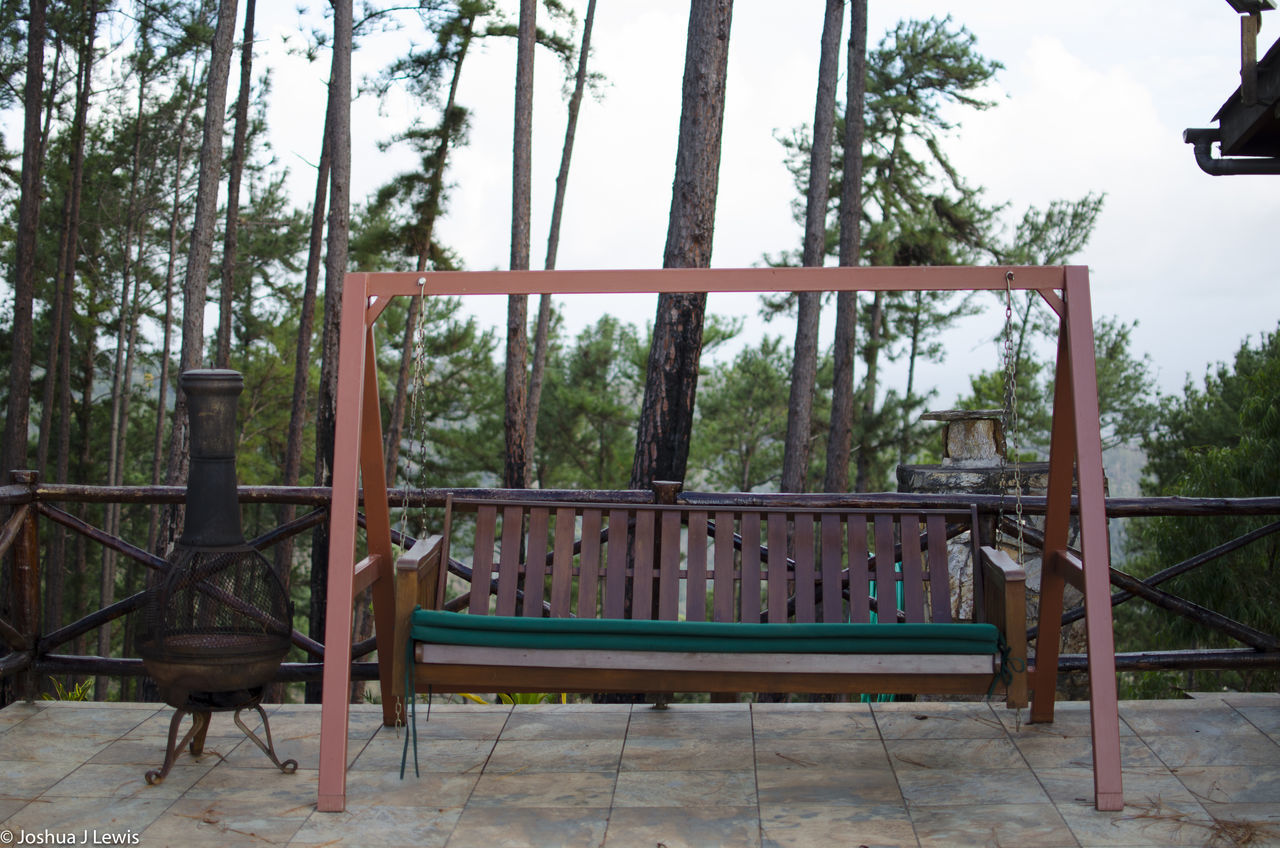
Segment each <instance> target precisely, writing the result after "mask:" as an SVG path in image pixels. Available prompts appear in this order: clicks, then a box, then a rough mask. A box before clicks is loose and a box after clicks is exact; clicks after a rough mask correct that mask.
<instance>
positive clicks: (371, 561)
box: [316, 265, 1124, 812]
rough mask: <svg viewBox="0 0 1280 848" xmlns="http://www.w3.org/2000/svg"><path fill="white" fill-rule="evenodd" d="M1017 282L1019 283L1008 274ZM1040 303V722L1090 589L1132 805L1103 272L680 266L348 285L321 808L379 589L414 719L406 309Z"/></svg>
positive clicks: (383, 276)
mask: <svg viewBox="0 0 1280 848" xmlns="http://www.w3.org/2000/svg"><path fill="white" fill-rule="evenodd" d="M1009 272H1013V279H1012V280H1008V279H1007V274H1008V273H1009ZM1006 289H1012V290H1021V291H1035V292H1037V293H1039V294H1040V296H1041V297H1042V298H1043V299H1044V300H1045V302H1046V303H1047V304H1048V305H1049V307H1050V308H1051V309H1053V311H1054V312H1055V313H1056V314H1057V315H1058V317H1059V334H1058V350H1057V372H1056V374H1057V378H1056V380H1055V389H1054V402H1053V425H1052V435H1051V441H1050V455H1049V486H1048V511H1047V515H1046V519H1045V530H1044V536H1045V546H1044V560H1043V561H1044V567H1043V575H1042V582H1041V602H1040V615H1041V622H1040V631H1039V637H1038V639H1037V651H1036V661H1035V662H1034V663H1033V664H1032V667H1031V668H1030V669H1029V672H1028V679H1029V684H1030V688H1031V690H1032V704H1031V721H1032V722H1051V721H1052V720H1053V711H1054V693H1055V690H1056V682H1057V666H1058V652H1059V636H1060V632H1061V624H1060V618H1061V614H1062V611H1063V590H1064V586H1065V584H1066V583H1071V584H1072V585H1073V586H1075V587H1077V588H1078V589H1080V590H1081V591H1082V592H1083V593H1084V604H1085V632H1086V637H1087V641H1088V649H1087V650H1088V670H1089V685H1090V720H1091V722H1090V723H1091V731H1092V733H1091V735H1092V741H1093V765H1094V801H1095V806H1096V807H1097V809H1099V810H1119V809H1122V808H1123V806H1124V801H1123V794H1122V790H1121V772H1120V731H1119V709H1118V703H1117V686H1116V672H1115V642H1114V635H1113V632H1112V619H1111V602H1110V596H1109V592H1110V583H1109V570H1110V561H1109V548H1108V542H1107V526H1106V509H1105V501H1104V480H1103V470H1102V437H1101V427H1100V423H1099V415H1098V393H1097V373H1096V364H1095V361H1094V340H1093V316H1092V307H1091V303H1090V293H1089V273H1088V269H1087V268H1086V267H1084V266H1075V265H1071V266H1043V267H1042V266H1014V267H1008V266H999V267H997V266H986V267H970V266H965V267H852V268H749V269H707V268H676V269H663V270H613V271H449V272H430V273H400V272H378V273H353V274H347V275H346V278H345V281H344V288H343V295H342V307H341V318H340V345H339V354H338V392H337V418H336V424H335V439H334V444H335V446H336V450H335V456H334V468H333V496H332V501H331V506H330V523H329V561H328V563H329V573H328V581H327V593H326V621H325V640H324V643H325V656H324V677H323V704H322V707H321V735H320V773H319V789H318V798H317V805H316V806H317V809H318V810H321V811H335V812H336V811H341V810H343V809H344V808H345V806H346V764H347V724H348V719H349V713H350V710H349V703H350V691H351V659H352V635H353V634H352V624H353V618H354V616H353V604H354V600H355V596H356V594H357V593H359V592H360V591H362V590H363V589H365V588H368V587H372V589H373V608H374V628H375V635H376V637H377V646H378V656H379V659H380V661H379V679H380V682H381V688H382V692H383V693H384V699H383V720H384V723H386V724H387V725H393V724H395V723H396V721H397V719H398V718H399V717H400V716H402V715H403V713H402V712H401V711H400V710H401V708H402V705H401V704H399V703H398V699H395V698H393V697H390V696H389V695H386V694H385V693H390V692H392V691H393V687H392V680H391V677H392V661H391V658H392V657H393V656H394V655H395V651H396V650H399V649H400V646H396V645H394V644H393V642H394V636H393V634H394V613H395V598H394V594H393V582H394V574H393V571H394V559H393V552H392V544H391V513H390V507H389V504H388V498H387V488H388V487H387V479H386V470H385V459H384V452H383V433H382V421H381V413H380V410H379V402H378V380H377V370H376V369H377V366H376V358H375V353H376V350H377V348H376V344H375V338H374V327H375V324H376V322H377V320H378V317H379V316H380V315H381V314H382V312H383V310H384V309H385V308H386V306H387V305H388V304H389V303H390V302H391V299H392V298H394V297H403V296H418V295H426V296H458V295H513V294H514V295H520V294H524V295H529V294H596V295H610V294H632V293H641V294H643V293H659V294H661V293H684V292H695V293H716V292H762V293H763V292H783V291H818V292H827V291H883V292H901V291H1005V290H1006ZM1073 482H1074V483H1075V484H1076V486H1077V488H1078V493H1079V501H1078V504H1079V505H1078V512H1079V524H1080V538H1079V545H1080V551H1081V556H1080V558H1079V559H1077V558H1076V557H1075V556H1074V555H1073V554H1071V553H1070V552H1069V550H1068V547H1067V541H1068V532H1069V527H1070V521H1071V514H1072V497H1071V493H1072V487H1073ZM361 484H363V496H364V506H365V514H366V519H367V529H366V549H367V555H366V556H365V557H364V558H363V559H361V560H360V561H359V562H356V561H355V552H356V531H357V526H356V525H357V521H356V513H357V509H358V507H359V501H360V496H361Z"/></svg>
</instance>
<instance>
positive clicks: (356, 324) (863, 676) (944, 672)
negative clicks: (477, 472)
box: [317, 267, 1123, 810]
mask: <svg viewBox="0 0 1280 848" xmlns="http://www.w3.org/2000/svg"><path fill="white" fill-rule="evenodd" d="M918 289H934V290H964V289H972V290H1004V291H1006V293H1009V292H1011V291H1012V290H1015V289H1017V290H1032V291H1036V292H1038V293H1039V294H1040V295H1041V296H1042V297H1043V298H1044V299H1045V300H1046V302H1048V304H1049V305H1050V306H1051V307H1052V308H1053V309H1054V310H1055V311H1056V312H1057V314H1058V315H1059V316H1060V318H1061V333H1060V337H1059V347H1058V375H1059V379H1058V380H1057V381H1056V388H1055V403H1054V425H1053V436H1052V446H1051V456H1050V481H1049V498H1048V514H1047V519H1046V526H1045V539H1046V542H1045V550H1046V555H1045V560H1044V562H1045V566H1044V579H1043V582H1042V604H1041V609H1042V610H1046V611H1048V615H1047V616H1046V617H1045V619H1044V621H1043V622H1042V623H1041V631H1040V632H1041V636H1040V640H1039V651H1038V657H1037V659H1038V660H1039V663H1038V664H1036V665H1035V666H1034V668H1033V669H1032V670H1031V671H1030V672H1029V673H1027V674H1025V675H1024V674H1022V673H1020V672H1017V671H1015V670H1016V669H1017V668H1018V667H1019V661H1020V660H1022V659H1023V658H1024V657H1025V634H1026V612H1025V600H1024V598H1023V595H1022V573H1021V569H1020V567H1019V566H1018V564H1017V563H1015V562H1013V561H1012V559H1011V558H1010V557H1008V555H1006V554H1004V553H1003V552H1001V551H999V550H996V549H994V548H982V547H980V545H979V540H978V539H977V538H976V537H977V534H976V533H971V534H970V535H971V544H972V548H973V550H972V553H973V561H974V563H975V569H974V572H975V608H976V611H977V612H979V613H984V612H985V616H984V618H985V619H986V620H985V621H981V622H974V623H963V622H961V623H956V622H952V621H951V618H950V611H949V604H948V598H949V592H948V574H947V568H946V561H947V556H946V546H947V539H948V538H949V537H950V536H954V534H955V532H956V531H955V529H954V528H955V527H957V526H962V525H964V524H967V526H968V527H970V528H973V527H976V526H977V520H976V519H977V508H976V507H974V506H971V507H970V508H969V509H968V510H960V511H959V514H957V510H956V509H954V507H953V508H951V509H950V510H947V509H937V510H935V509H931V508H928V505H927V504H926V505H923V506H922V505H921V504H920V503H919V502H912V503H910V504H905V505H904V504H903V503H902V502H901V499H895V498H894V496H893V495H891V494H886V495H882V496H862V497H861V498H855V497H854V496H849V497H844V498H842V497H841V496H824V497H817V496H807V497H808V498H809V500H808V501H803V497H806V496H801V500H800V501H798V500H797V496H775V495H736V496H725V495H713V494H702V493H684V494H683V495H681V496H679V497H678V498H677V491H678V486H675V485H672V486H668V487H666V489H665V490H660V492H659V494H658V496H657V497H653V496H648V494H647V493H625V496H624V493H591V492H576V493H555V494H553V495H551V496H550V498H548V495H547V494H546V493H539V492H536V491H535V492H526V491H521V492H514V491H512V492H497V493H484V494H482V495H477V494H474V493H464V492H458V493H454V494H450V495H449V496H448V497H447V499H446V505H445V515H444V520H443V527H442V528H441V530H442V533H441V536H440V537H437V538H434V539H423V540H422V541H420V542H419V543H418V545H416V546H415V547H414V549H413V550H411V551H410V552H408V553H407V554H406V555H405V556H403V557H401V558H400V560H399V561H398V563H395V564H394V565H393V559H392V552H391V536H392V534H391V525H390V509H389V506H388V503H387V497H386V491H387V483H386V479H385V471H384V466H383V455H382V438H381V435H382V434H381V429H382V428H381V422H380V419H379V411H378V409H379V407H378V397H377V381H376V371H375V365H374V352H375V347H374V341H373V326H374V324H375V322H376V320H377V318H378V316H379V315H380V314H381V312H382V310H383V309H384V308H385V307H386V305H387V303H388V302H389V300H390V298H391V297H394V296H403V295H409V296H412V295H419V296H432V295H460V294H534V293H547V292H550V293H557V294H569V293H590V294H611V293H623V292H690V291H696V292H723V291H751V292H756V291H779V290H782V291H802V290H808V291H833V290H834V291H838V290H861V291H867V290H880V291H907V290H918ZM1059 292H1060V293H1059ZM342 339H343V344H342V347H341V352H340V359H339V390H338V410H339V417H338V421H337V444H338V446H339V451H338V453H337V455H336V463H335V473H334V491H333V504H332V513H331V530H330V533H331V535H330V563H329V592H328V610H327V614H328V619H327V625H326V628H327V629H326V640H325V641H326V646H327V650H326V657H325V675H324V691H325V698H324V705H323V708H322V735H321V763H320V787H319V799H318V805H317V806H318V809H320V810H341V809H342V808H343V807H344V806H345V768H344V766H345V763H346V751H345V748H346V723H347V717H348V709H347V702H346V700H347V699H346V693H347V692H348V691H349V678H350V653H351V651H350V649H351V611H352V610H351V607H352V602H353V597H354V593H355V592H356V591H358V590H359V589H362V588H364V587H366V586H372V587H373V595H374V618H375V628H376V635H377V638H378V657H379V662H380V666H379V675H380V681H381V684H382V691H383V693H384V708H383V709H384V721H385V722H386V723H387V724H392V723H396V722H398V721H402V720H403V718H404V716H405V713H404V712H403V709H404V706H405V699H406V698H409V697H411V696H412V691H411V690H414V689H418V690H421V691H426V690H427V689H428V688H429V689H431V690H432V691H435V692H447V691H587V692H606V691H626V692H635V691H650V692H676V691H694V692H707V691H713V692H715V691H719V692H741V691H787V692H865V691H884V692H940V693H952V692H960V693H964V692H968V693H976V694H982V693H989V692H990V691H992V689H993V688H999V689H1001V690H1003V691H1004V693H1005V696H1006V699H1007V701H1008V702H1009V704H1010V705H1011V706H1021V705H1022V704H1024V703H1025V702H1026V697H1027V694H1028V689H1030V691H1031V694H1032V696H1033V697H1032V710H1031V718H1032V721H1051V720H1052V718H1053V698H1054V691H1055V686H1056V670H1057V648H1056V646H1057V636H1058V621H1057V619H1058V616H1059V615H1060V613H1061V609H1062V585H1063V582H1064V580H1065V581H1070V582H1073V583H1074V584H1077V585H1080V586H1081V588H1082V589H1083V590H1084V593H1085V597H1086V607H1087V614H1086V619H1087V624H1086V628H1087V633H1088V638H1089V668H1090V680H1091V701H1092V705H1091V718H1092V723H1093V741H1094V766H1095V768H1094V774H1095V803H1096V805H1097V807H1098V808H1099V809H1119V808H1121V807H1122V806H1123V800H1122V795H1121V786H1120V768H1119V724H1118V717H1117V709H1116V685H1115V670H1114V648H1113V641H1112V635H1111V621H1110V604H1109V598H1108V594H1107V593H1108V580H1107V578H1108V571H1107V569H1108V562H1107V547H1106V539H1105V536H1104V535H1103V534H1104V533H1105V531H1106V528H1105V514H1104V504H1103V500H1102V467H1101V440H1100V434H1099V430H1098V417H1097V398H1096V383H1095V375H1094V362H1093V358H1092V357H1093V339H1092V319H1091V316H1090V306H1089V291H1088V279H1087V271H1086V269H1084V268H1080V267H1066V268H1036V267H1027V268H1014V269H1004V268H819V269H790V268H788V269H782V268H776V269H775V268H769V269H749V270H719V269H714V270H709V269H668V270H662V271H604V272H586V271H577V272H563V271H546V272H447V273H433V274H430V275H426V276H424V275H414V274H394V273H386V274H352V275H348V277H347V280H346V285H345V290H344V301H343V313H342ZM344 446H346V447H347V449H345V450H344V449H343V447H344ZM357 446H359V449H358V450H357V449H356V448H357ZM1073 472H1074V474H1073ZM1073 476H1077V477H1078V485H1079V492H1080V507H1079V512H1080V545H1081V550H1082V551H1083V564H1082V563H1081V562H1080V561H1077V560H1075V559H1074V558H1073V557H1072V556H1071V555H1070V554H1069V553H1068V552H1067V544H1066V543H1067V526H1068V523H1069V519H1070V512H1071V490H1072V483H1073ZM360 480H362V481H363V484H364V496H365V508H366V517H367V528H368V529H367V547H368V551H369V555H368V556H367V557H365V558H364V559H363V560H362V561H361V562H359V563H355V564H354V565H353V564H352V557H353V553H354V547H355V525H356V508H357V483H358V482H359V481H360ZM854 500H856V501H857V504H858V505H856V506H853V505H850V504H851V503H852V502H853V501H854ZM463 513H471V514H474V516H475V521H474V537H473V539H472V540H471V545H470V547H471V548H472V550H473V551H474V561H473V563H472V575H471V588H470V591H469V593H467V594H466V595H465V596H462V597H460V598H451V599H446V597H445V595H446V591H445V589H446V577H447V573H448V570H449V546H450V537H451V536H452V535H453V534H454V533H455V526H461V524H462V522H456V521H455V516H458V515H461V514H463ZM468 526H470V525H469V523H468ZM526 528H527V530H526ZM611 531H612V532H611ZM469 532H470V531H469ZM703 540H705V541H703ZM886 555H887V556H886ZM877 559H878V560H879V565H880V568H879V569H877V567H876V566H877V562H876V561H877ZM873 578H874V579H876V580H877V581H878V583H879V590H878V591H875V592H874V593H873V592H871V591H869V587H870V582H869V581H870V580H871V579H873ZM886 583H891V587H890V586H886V585H885V584H886ZM682 585H683V587H684V588H685V599H686V603H685V604H684V605H681V603H680V592H681V587H682ZM832 587H839V590H838V591H833V588H832ZM890 588H892V590H893V591H888V590H889V589H890ZM824 589H825V591H824ZM899 589H900V590H901V600H900V601H894V600H892V597H893V595H895V594H896V593H897V591H898V590H899ZM873 595H874V596H873ZM708 596H710V597H711V601H710V603H709V604H708V601H707V598H708ZM447 602H448V603H447ZM888 604H892V605H893V606H894V607H895V609H894V610H893V613H894V614H893V615H892V616H890V615H889V614H888V613H889V610H888V608H887V605H888ZM415 606H420V607H421V609H418V610H416V611H415V609H414V607H415ZM682 606H683V608H682ZM708 606H709V607H710V610H708ZM873 606H874V607H875V608H876V611H877V612H878V614H879V619H880V623H878V624H872V623H870V612H871V610H872V607H873ZM464 607H465V609H466V612H462V611H461V608H464ZM454 610H458V611H454ZM1055 611H1056V612H1055ZM707 618H710V620H705V619H707ZM681 619H684V620H681ZM780 625H782V626H780ZM406 645H409V646H411V647H410V651H411V653H410V657H411V660H410V662H409V663H408V665H409V668H408V669H406V667H405V666H406V662H405V653H406ZM406 671H407V672H408V674H407V678H406V676H405V673H406ZM406 680H407V683H406ZM1036 695H1038V697H1036Z"/></svg>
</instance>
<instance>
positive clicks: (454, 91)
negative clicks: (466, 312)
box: [385, 16, 475, 485]
mask: <svg viewBox="0 0 1280 848" xmlns="http://www.w3.org/2000/svg"><path fill="white" fill-rule="evenodd" d="M474 23H475V17H474V16H471V17H467V18H465V19H464V21H463V27H462V36H461V43H460V44H459V46H458V55H457V56H456V57H455V58H454V62H453V75H452V78H451V79H450V81H449V97H448V99H447V100H446V101H445V104H444V112H443V113H442V114H441V116H440V140H439V143H438V144H437V145H436V149H435V152H434V153H432V155H431V170H432V173H431V186H430V188H429V189H428V190H427V202H426V205H425V207H424V209H425V212H424V216H423V220H422V221H421V225H422V226H421V233H422V235H421V243H420V244H419V245H418V266H417V270H418V273H422V272H424V271H426V270H427V265H428V264H429V263H430V260H431V242H432V239H434V238H435V227H436V213H437V211H438V210H439V208H440V196H441V194H443V193H444V170H445V165H446V164H447V162H448V159H449V146H450V143H451V142H452V129H451V128H452V127H453V123H451V121H450V117H451V115H452V114H453V111H454V109H455V108H456V104H457V101H458V82H459V80H460V79H461V78H462V62H463V60H464V59H466V58H467V48H468V47H470V46H471V32H472V30H471V28H472V25H473V24H474ZM421 313H422V301H421V299H420V298H413V300H412V301H411V302H410V304H409V317H408V320H407V321H405V327H404V341H403V343H402V345H401V348H400V371H399V373H398V374H397V376H396V394H395V399H394V400H393V401H392V405H391V417H390V420H389V421H388V422H387V428H386V445H385V451H386V458H387V482H388V483H389V484H392V485H394V483H395V480H396V469H397V467H398V465H399V463H400V440H401V436H400V434H401V433H402V432H403V430H404V416H405V402H406V399H407V397H408V394H409V372H410V366H411V365H412V364H413V359H414V352H415V337H416V333H417V329H418V321H419V320H420V318H421Z"/></svg>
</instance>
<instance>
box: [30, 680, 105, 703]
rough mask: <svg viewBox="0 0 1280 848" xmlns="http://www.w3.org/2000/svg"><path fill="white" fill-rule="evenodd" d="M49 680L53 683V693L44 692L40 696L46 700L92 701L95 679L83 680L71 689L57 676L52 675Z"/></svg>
mask: <svg viewBox="0 0 1280 848" xmlns="http://www.w3.org/2000/svg"><path fill="white" fill-rule="evenodd" d="M49 682H51V683H52V684H53V694H52V695H50V694H49V693H48V692H42V693H41V694H40V697H41V698H42V699H43V700H46V701H90V700H92V695H91V693H92V692H93V681H92V680H82V681H81V682H79V683H77V684H75V685H74V686H72V687H71V688H70V689H67V688H66V687H65V686H63V685H62V681H60V680H58V678H56V677H50V678H49Z"/></svg>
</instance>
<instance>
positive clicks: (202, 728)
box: [191, 711, 213, 757]
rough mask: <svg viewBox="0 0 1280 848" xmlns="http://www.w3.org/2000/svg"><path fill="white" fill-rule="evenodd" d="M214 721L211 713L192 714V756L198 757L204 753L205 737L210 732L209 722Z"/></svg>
mask: <svg viewBox="0 0 1280 848" xmlns="http://www.w3.org/2000/svg"><path fill="white" fill-rule="evenodd" d="M212 720H213V713H211V712H205V711H201V712H195V713H192V714H191V721H192V722H193V724H192V726H191V732H192V734H193V735H192V737H191V756H193V757H198V756H200V755H201V754H203V753H204V737H205V734H206V733H208V732H209V722H210V721H212Z"/></svg>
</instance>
